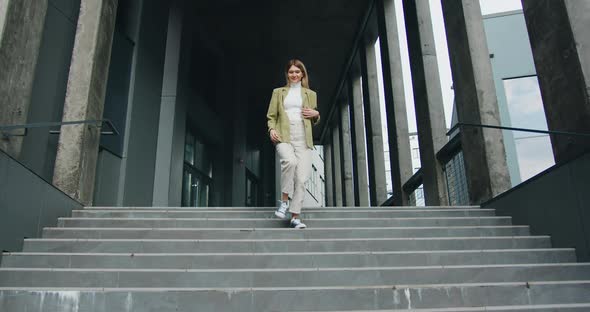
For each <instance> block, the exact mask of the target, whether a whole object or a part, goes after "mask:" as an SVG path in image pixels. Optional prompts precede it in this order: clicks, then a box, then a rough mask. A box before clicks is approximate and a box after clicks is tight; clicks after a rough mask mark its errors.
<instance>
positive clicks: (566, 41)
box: [522, 0, 590, 163]
mask: <svg viewBox="0 0 590 312" xmlns="http://www.w3.org/2000/svg"><path fill="white" fill-rule="evenodd" d="M522 3H523V9H524V15H525V19H526V23H527V28H528V32H529V39H530V41H531V48H532V50H533V56H534V59H535V67H536V69H537V75H538V79H539V87H540V89H541V95H542V97H543V106H544V107H545V116H546V118H547V126H548V128H549V130H556V131H570V132H578V133H590V125H589V123H588V120H589V119H590V51H589V46H590V39H588V35H587V33H586V30H587V29H588V28H589V27H590V18H589V14H590V3H588V2H587V1H575V0H558V1H549V0H541V1H534V0H523V1H522ZM551 143H552V145H553V154H554V157H555V160H556V162H558V163H560V162H564V161H567V160H570V159H573V158H575V157H577V156H579V155H581V154H583V153H584V152H585V151H588V149H589V147H590V143H589V140H588V139H586V138H576V137H569V136H551Z"/></svg>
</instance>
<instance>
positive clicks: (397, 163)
mask: <svg viewBox="0 0 590 312" xmlns="http://www.w3.org/2000/svg"><path fill="white" fill-rule="evenodd" d="M419 2H427V1H419ZM376 5H377V22H378V25H379V40H380V46H381V66H382V68H383V87H384V90H383V91H384V96H385V110H386V112H387V132H388V141H389V142H388V143H389V161H390V164H391V182H392V184H393V204H394V205H395V206H402V205H407V204H408V195H407V194H406V193H405V192H404V191H403V189H402V186H403V184H404V183H405V182H406V181H408V180H409V179H410V178H411V177H412V174H413V170H412V153H411V150H410V135H409V132H408V117H407V113H406V98H405V90H404V80H403V73H402V57H401V51H400V44H399V42H400V37H399V31H398V29H397V17H396V16H397V14H396V8H395V3H394V0H378V1H376ZM441 105H442V103H441Z"/></svg>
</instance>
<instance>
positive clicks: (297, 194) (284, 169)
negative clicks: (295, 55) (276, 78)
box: [266, 59, 320, 229]
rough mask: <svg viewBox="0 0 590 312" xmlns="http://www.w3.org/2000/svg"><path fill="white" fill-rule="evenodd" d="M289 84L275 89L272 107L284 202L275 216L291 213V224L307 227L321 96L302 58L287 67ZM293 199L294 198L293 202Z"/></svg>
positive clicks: (272, 133)
mask: <svg viewBox="0 0 590 312" xmlns="http://www.w3.org/2000/svg"><path fill="white" fill-rule="evenodd" d="M285 78H286V80H287V85H286V86H285V87H282V88H277V89H274V90H273V92H272V98H271V100H270V104H269V106H268V113H267V115H266V117H267V119H268V133H269V136H270V140H271V141H272V142H273V143H274V144H275V147H276V150H277V154H278V155H279V159H280V162H281V191H282V198H281V205H280V206H279V208H278V209H277V211H275V215H276V216H277V217H279V218H281V219H285V218H286V216H287V210H289V212H291V227H293V228H296V229H304V228H305V227H306V225H305V224H304V223H303V222H302V221H301V218H300V217H299V216H300V214H301V206H302V205H303V198H304V196H305V185H304V183H305V181H306V180H307V179H308V178H309V175H310V171H311V149H312V148H313V137H312V132H311V131H312V130H311V128H312V123H313V125H316V124H317V123H318V122H319V121H320V113H319V112H318V111H317V110H316V109H317V95H316V93H315V92H314V91H312V90H310V89H309V77H308V75H307V70H306V69H305V65H303V63H302V62H301V61H300V60H296V59H294V60H290V61H289V62H288V63H287V65H286V66H285ZM289 198H291V201H290V202H289Z"/></svg>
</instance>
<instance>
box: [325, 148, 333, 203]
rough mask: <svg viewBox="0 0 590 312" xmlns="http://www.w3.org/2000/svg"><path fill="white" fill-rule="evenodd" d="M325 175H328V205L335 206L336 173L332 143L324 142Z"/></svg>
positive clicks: (326, 193) (326, 194)
mask: <svg viewBox="0 0 590 312" xmlns="http://www.w3.org/2000/svg"><path fill="white" fill-rule="evenodd" d="M324 170H325V172H324V177H326V184H325V187H326V192H325V196H326V206H328V207H331V206H334V174H333V172H334V171H333V168H332V144H324Z"/></svg>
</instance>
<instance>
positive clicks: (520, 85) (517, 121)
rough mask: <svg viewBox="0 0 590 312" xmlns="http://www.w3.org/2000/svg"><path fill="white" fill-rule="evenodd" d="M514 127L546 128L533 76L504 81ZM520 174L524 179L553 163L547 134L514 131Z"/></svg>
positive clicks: (537, 88)
mask: <svg viewBox="0 0 590 312" xmlns="http://www.w3.org/2000/svg"><path fill="white" fill-rule="evenodd" d="M504 89H505V90H506V100H507V103H508V112H509V114H510V121H511V123H512V126H513V127H516V128H525V129H536V130H547V119H546V118H545V110H544V108H543V101H542V99H541V91H540V90H539V83H538V81H537V77H536V76H531V77H521V78H514V79H506V80H504ZM513 135H514V142H515V145H516V156H517V160H518V167H519V169H520V177H521V179H522V181H525V180H527V179H529V178H531V177H532V176H534V175H536V174H538V173H540V172H541V171H543V170H545V169H547V168H549V167H550V166H552V165H554V164H555V162H554V159H553V151H552V147H551V141H550V138H549V135H547V134H538V133H531V132H522V131H513Z"/></svg>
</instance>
